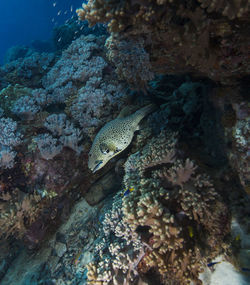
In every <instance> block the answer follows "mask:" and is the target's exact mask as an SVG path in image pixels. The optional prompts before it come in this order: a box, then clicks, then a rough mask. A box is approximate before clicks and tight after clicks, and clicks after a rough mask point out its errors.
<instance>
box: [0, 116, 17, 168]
mask: <svg viewBox="0 0 250 285" xmlns="http://www.w3.org/2000/svg"><path fill="white" fill-rule="evenodd" d="M21 138H22V136H21V134H20V133H18V132H17V123H16V122H15V121H13V120H12V119H10V118H1V119H0V167H3V168H12V167H13V166H14V159H15V156H16V152H15V151H13V147H15V146H17V145H19V144H20V143H21Z"/></svg>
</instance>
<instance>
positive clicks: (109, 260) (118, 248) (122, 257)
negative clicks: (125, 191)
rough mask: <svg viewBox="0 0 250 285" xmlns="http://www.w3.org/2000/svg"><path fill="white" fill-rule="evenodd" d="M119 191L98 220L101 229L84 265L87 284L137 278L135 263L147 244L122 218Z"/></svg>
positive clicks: (116, 282)
mask: <svg viewBox="0 0 250 285" xmlns="http://www.w3.org/2000/svg"><path fill="white" fill-rule="evenodd" d="M121 202H122V201H121V192H119V193H118V194H117V195H116V196H115V198H114V202H113V205H112V208H111V209H110V210H109V211H108V212H107V213H106V215H105V218H104V220H103V222H102V224H103V229H102V231H101V235H100V236H99V239H98V243H97V245H96V249H95V255H96V258H95V260H94V261H93V262H92V263H90V264H88V265H87V269H88V273H87V277H88V284H100V285H101V284H102V285H107V284H117V285H118V284H124V285H128V284H131V282H134V281H135V280H137V279H138V278H139V275H138V271H137V266H138V264H139V262H140V261H141V260H142V258H143V257H144V255H145V249H146V248H147V246H145V244H143V242H142V241H141V240H140V238H139V237H138V234H137V233H136V232H134V231H132V229H131V228H130V225H129V224H127V223H125V222H124V221H122V216H123V213H122V208H121Z"/></svg>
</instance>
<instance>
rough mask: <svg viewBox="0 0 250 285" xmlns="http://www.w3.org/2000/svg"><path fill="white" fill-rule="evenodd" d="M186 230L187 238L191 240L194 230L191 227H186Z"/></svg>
mask: <svg viewBox="0 0 250 285" xmlns="http://www.w3.org/2000/svg"><path fill="white" fill-rule="evenodd" d="M187 228H188V234H189V236H190V237H191V238H193V237H194V229H193V227H191V226H188V227H187Z"/></svg>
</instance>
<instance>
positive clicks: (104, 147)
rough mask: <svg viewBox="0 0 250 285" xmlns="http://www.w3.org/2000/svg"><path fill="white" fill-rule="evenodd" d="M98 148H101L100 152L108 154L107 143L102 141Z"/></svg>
mask: <svg viewBox="0 0 250 285" xmlns="http://www.w3.org/2000/svg"><path fill="white" fill-rule="evenodd" d="M100 150H101V152H102V153H103V154H108V153H109V148H108V147H107V145H106V144H104V143H103V144H101V145H100Z"/></svg>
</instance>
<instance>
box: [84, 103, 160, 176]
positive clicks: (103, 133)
mask: <svg viewBox="0 0 250 285" xmlns="http://www.w3.org/2000/svg"><path fill="white" fill-rule="evenodd" d="M155 109H156V106H155V105H153V104H150V105H147V106H145V107H143V108H141V109H139V110H138V111H136V112H135V113H134V114H132V115H129V116H127V117H121V116H118V117H117V118H116V119H114V120H112V121H110V122H108V123H107V124H106V125H104V126H103V127H102V128H101V130H100V131H99V132H98V134H97V135H96V137H95V139H94V142H93V144H92V147H91V149H90V152H89V161H88V167H89V169H90V170H92V172H93V173H94V172H96V171H97V170H99V169H101V168H102V167H103V166H104V165H105V164H106V163H107V162H108V161H109V160H110V159H111V158H113V157H114V156H116V155H117V154H119V153H120V152H122V151H123V150H124V149H126V148H127V147H128V146H129V144H130V143H131V141H132V139H133V136H134V132H135V131H136V130H138V129H139V123H140V121H141V120H142V119H143V118H144V117H145V116H146V115H148V114H149V113H151V112H153V111H154V110H155Z"/></svg>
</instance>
